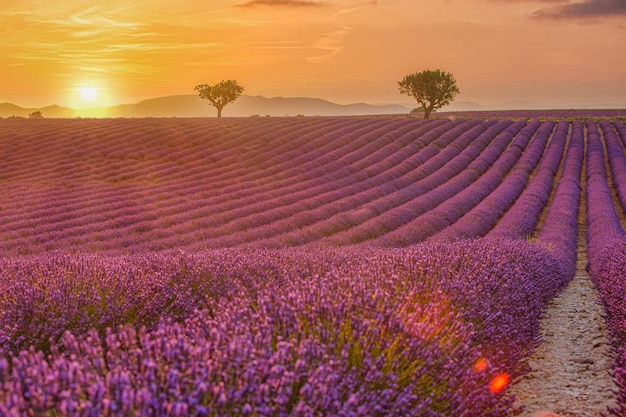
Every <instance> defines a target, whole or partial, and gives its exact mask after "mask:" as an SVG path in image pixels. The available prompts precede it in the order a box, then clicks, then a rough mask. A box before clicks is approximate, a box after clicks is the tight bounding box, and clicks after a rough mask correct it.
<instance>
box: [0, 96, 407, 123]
mask: <svg viewBox="0 0 626 417" xmlns="http://www.w3.org/2000/svg"><path fill="white" fill-rule="evenodd" d="M34 111H41V112H42V114H43V116H44V117H52V118H56V117H58V118H66V117H215V116H216V114H217V112H216V110H215V108H214V107H212V106H210V105H209V103H208V102H207V101H206V100H203V99H201V98H199V97H198V96H196V95H192V94H188V95H171V96H163V97H155V98H150V99H145V100H142V101H139V102H137V103H132V104H118V105H114V106H107V107H93V108H84V109H83V108H71V107H65V106H58V105H51V106H45V107H38V108H35V107H33V108H25V107H20V106H17V105H15V104H12V103H0V117H11V116H16V117H27V116H28V115H29V114H30V113H32V112H34ZM409 111H411V108H410V107H407V106H404V105H400V104H381V105H374V104H368V103H352V104H337V103H333V102H331V101H328V100H324V99H321V98H312V97H270V98H268V97H263V96H259V95H257V96H250V95H242V96H241V97H239V99H238V100H237V101H235V102H234V103H232V104H229V105H227V106H226V107H225V108H224V113H223V115H224V117H249V116H255V115H256V116H297V115H302V116H364V115H378V114H405V113H408V112H409Z"/></svg>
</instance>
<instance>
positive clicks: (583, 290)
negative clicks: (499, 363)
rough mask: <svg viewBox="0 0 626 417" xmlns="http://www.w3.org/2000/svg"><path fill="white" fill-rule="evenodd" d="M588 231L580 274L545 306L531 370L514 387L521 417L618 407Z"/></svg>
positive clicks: (582, 414)
mask: <svg viewBox="0 0 626 417" xmlns="http://www.w3.org/2000/svg"><path fill="white" fill-rule="evenodd" d="M585 215H586V214H584V213H581V217H582V218H583V219H584V216H585ZM585 233H586V224H580V223H579V233H578V258H577V271H576V275H575V277H574V279H573V280H572V281H571V282H570V283H569V285H568V286H567V287H566V288H565V289H564V290H563V291H562V292H561V294H559V296H557V297H556V298H554V299H553V300H552V301H551V302H550V303H549V304H548V306H547V307H546V310H545V316H544V318H543V320H542V322H541V336H542V343H541V345H540V346H539V347H538V348H537V350H536V352H535V354H534V355H533V356H532V357H531V358H530V361H529V366H530V368H531V372H530V373H529V374H527V375H525V376H524V377H523V378H522V379H521V380H520V381H519V382H518V383H516V384H514V385H512V386H511V390H512V392H513V394H515V395H516V396H517V398H518V400H519V401H518V404H521V405H524V407H525V409H524V412H523V413H522V414H521V416H522V417H530V416H533V417H539V416H542V417H543V416H545V417H548V416H563V417H588V416H589V417H591V416H593V417H599V416H600V415H601V413H604V414H605V415H606V414H607V407H608V406H612V407H614V406H615V395H614V394H613V390H615V389H616V387H615V385H614V384H613V381H612V379H611V376H610V375H609V369H610V366H611V358H610V357H609V356H608V352H609V345H608V339H607V330H606V326H605V324H604V319H603V317H602V315H603V309H602V306H601V305H600V304H599V302H598V296H597V291H596V289H595V288H594V286H593V284H592V282H591V280H590V277H589V274H588V273H587V272H586V270H585V266H586V264H587V247H586V239H585Z"/></svg>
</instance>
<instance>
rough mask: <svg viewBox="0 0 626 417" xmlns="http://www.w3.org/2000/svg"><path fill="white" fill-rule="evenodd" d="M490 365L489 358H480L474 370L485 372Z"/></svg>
mask: <svg viewBox="0 0 626 417" xmlns="http://www.w3.org/2000/svg"><path fill="white" fill-rule="evenodd" d="M488 365H489V362H487V359H485V358H480V359H478V360H477V361H476V363H475V364H474V370H475V371H476V372H485V370H487V366H488Z"/></svg>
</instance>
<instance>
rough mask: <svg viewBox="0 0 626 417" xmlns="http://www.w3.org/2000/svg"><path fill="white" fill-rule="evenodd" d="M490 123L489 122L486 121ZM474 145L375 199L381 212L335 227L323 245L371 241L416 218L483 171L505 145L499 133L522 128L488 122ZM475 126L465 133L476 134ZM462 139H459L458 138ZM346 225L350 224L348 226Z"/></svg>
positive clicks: (374, 207)
mask: <svg viewBox="0 0 626 417" xmlns="http://www.w3.org/2000/svg"><path fill="white" fill-rule="evenodd" d="M485 123H488V122H485ZM481 127H483V129H484V128H485V127H486V129H484V130H483V131H482V132H481V133H480V134H478V136H476V137H475V139H473V140H472V142H471V144H470V145H469V146H468V147H467V148H466V149H464V150H463V151H462V152H461V153H459V154H458V155H456V156H454V157H453V158H452V159H451V160H450V161H449V162H447V163H446V164H445V165H443V166H435V167H436V170H435V171H433V172H432V174H430V175H428V176H427V177H426V178H423V179H421V180H419V181H416V182H415V183H404V182H403V183H402V188H399V189H397V190H395V191H394V192H392V193H390V194H388V195H386V196H384V197H383V198H380V199H377V200H374V201H373V202H372V204H370V207H372V208H373V209H374V210H375V211H376V212H377V213H378V214H377V215H374V214H372V215H370V216H369V218H367V219H364V220H363V221H360V222H357V223H355V224H348V225H345V226H344V228H343V229H339V230H333V231H331V233H329V235H328V237H326V238H323V239H321V240H320V242H321V243H322V244H331V245H346V244H353V243H359V242H363V241H370V240H371V239H373V238H376V237H378V236H380V235H381V234H384V233H387V232H389V231H391V230H394V229H397V228H398V227H401V226H402V225H403V224H405V223H407V222H409V221H410V220H411V219H413V218H414V217H417V216H419V215H420V214H422V213H424V212H426V211H428V210H430V209H432V208H433V207H435V206H436V205H438V204H440V203H441V202H443V201H445V200H446V199H447V198H449V197H450V196H452V195H454V194H455V193H457V192H458V191H459V190H461V189H463V188H464V187H465V186H467V185H468V184H470V183H471V182H472V181H474V180H475V179H476V178H477V177H478V176H480V174H481V173H482V172H484V171H485V170H486V169H487V167H488V165H489V163H490V162H492V161H491V160H490V158H495V157H494V154H495V153H496V152H497V151H501V150H502V149H503V148H504V147H506V144H505V143H504V141H498V140H496V138H497V137H498V135H500V134H503V131H505V130H506V129H510V130H514V129H519V128H521V127H520V126H514V125H513V124H512V122H510V121H500V122H497V123H489V124H487V125H486V126H485V125H483V124H481ZM473 130H474V129H472V130H469V131H468V132H466V133H465V134H464V135H475V134H476V132H473ZM459 139H460V138H459ZM346 226H347V227H346Z"/></svg>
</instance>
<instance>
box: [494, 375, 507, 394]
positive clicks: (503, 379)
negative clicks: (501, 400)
mask: <svg viewBox="0 0 626 417" xmlns="http://www.w3.org/2000/svg"><path fill="white" fill-rule="evenodd" d="M509 379H510V377H509V374H507V373H506V372H502V373H499V374H498V375H496V376H494V377H493V378H492V379H491V382H490V383H489V391H490V392H491V393H492V394H497V393H499V392H502V391H503V390H504V389H505V388H506V386H507V385H509Z"/></svg>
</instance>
